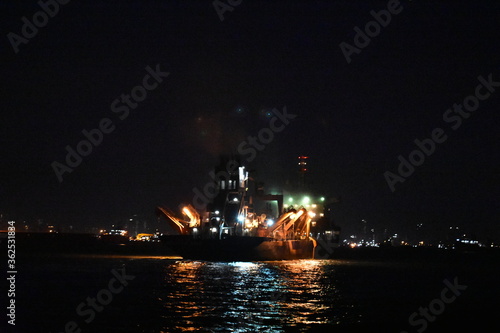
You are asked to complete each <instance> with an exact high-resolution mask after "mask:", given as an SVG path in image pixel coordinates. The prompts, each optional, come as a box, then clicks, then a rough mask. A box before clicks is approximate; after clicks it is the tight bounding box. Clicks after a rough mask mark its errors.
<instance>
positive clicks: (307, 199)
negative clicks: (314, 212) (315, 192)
mask: <svg viewBox="0 0 500 333" xmlns="http://www.w3.org/2000/svg"><path fill="white" fill-rule="evenodd" d="M309 201H311V199H310V198H309V197H304V199H302V203H303V204H304V205H307V204H308V203H309Z"/></svg>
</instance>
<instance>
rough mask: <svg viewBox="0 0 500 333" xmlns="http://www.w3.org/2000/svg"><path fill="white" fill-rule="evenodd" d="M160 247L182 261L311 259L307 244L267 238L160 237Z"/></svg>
mask: <svg viewBox="0 0 500 333" xmlns="http://www.w3.org/2000/svg"><path fill="white" fill-rule="evenodd" d="M161 243H163V244H164V245H165V246H167V247H168V248H169V249H170V251H171V253H173V254H175V255H178V256H181V257H183V258H184V259H192V260H217V261H261V260H292V259H312V258H313V252H314V244H313V242H312V241H310V240H286V241H278V240H272V239H270V238H267V237H229V238H226V239H221V240H219V239H195V238H193V237H192V236H163V237H162V238H161Z"/></svg>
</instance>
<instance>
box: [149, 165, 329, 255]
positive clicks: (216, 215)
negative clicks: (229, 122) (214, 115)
mask: <svg viewBox="0 0 500 333" xmlns="http://www.w3.org/2000/svg"><path fill="white" fill-rule="evenodd" d="M299 165H300V163H299ZM213 178H214V183H213V188H214V189H215V191H214V195H213V196H212V199H211V200H210V202H208V203H207V205H206V207H205V208H204V209H203V212H202V213H200V212H199V211H198V210H197V209H195V208H194V207H193V205H191V204H189V205H186V206H184V207H183V208H182V213H183V218H179V217H177V216H176V215H175V214H174V213H173V212H172V211H169V210H168V209H166V208H163V207H157V209H156V211H157V215H158V216H163V217H165V218H166V220H167V222H168V223H169V225H170V226H171V229H173V230H174V231H175V235H163V236H162V237H161V241H162V243H164V244H166V245H167V246H168V247H169V248H170V249H171V250H172V251H173V252H174V253H175V254H177V255H179V256H182V257H183V258H185V259H202V260H203V259H204V260H282V259H311V258H328V257H330V256H331V254H332V252H333V249H334V248H335V247H337V246H338V240H339V229H338V228H336V229H333V230H327V229H329V228H325V226H326V223H325V221H326V218H325V217H324V213H323V207H324V201H325V198H314V197H312V196H303V197H301V198H298V199H297V198H295V199H296V201H297V202H294V198H293V197H292V196H289V197H288V198H287V203H286V204H285V203H284V196H283V194H264V193H263V189H262V188H261V187H260V188H259V187H256V186H251V185H254V184H253V183H254V181H253V180H252V179H251V178H249V175H248V171H247V170H246V168H245V166H243V165H242V164H241V162H240V161H239V160H238V159H234V158H233V159H230V158H227V157H226V158H222V159H221V164H220V165H219V166H218V167H216V169H215V173H214V174H213ZM251 183H252V184H251ZM209 187H210V186H206V187H205V189H207V188H209ZM205 192H208V191H205ZM200 196H203V197H204V199H205V200H207V198H208V197H210V194H209V193H203V194H202V193H201V192H200ZM196 199H200V197H198V198H196ZM314 199H317V200H318V203H314ZM207 201H208V200H207ZM197 203H198V202H196V201H194V202H193V204H197ZM320 227H321V228H320ZM330 229H331V228H330Z"/></svg>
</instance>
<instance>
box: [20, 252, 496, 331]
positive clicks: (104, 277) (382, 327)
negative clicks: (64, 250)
mask: <svg viewBox="0 0 500 333" xmlns="http://www.w3.org/2000/svg"><path fill="white" fill-rule="evenodd" d="M122 269H125V273H126V275H128V276H129V278H131V276H133V277H134V278H133V279H130V280H129V281H127V283H128V285H126V286H124V287H123V288H122V289H123V290H121V291H120V292H117V293H115V294H113V293H108V294H110V295H112V299H111V300H108V299H104V298H101V299H102V300H105V301H106V302H108V301H109V304H106V305H104V306H103V307H102V309H99V310H100V312H98V311H94V313H95V318H92V320H89V317H90V315H89V314H88V312H87V314H86V315H79V314H78V313H77V311H76V309H77V307H78V305H79V304H80V303H82V302H86V300H87V298H88V297H90V298H95V297H96V295H97V294H98V293H99V292H100V291H101V290H103V289H104V290H107V289H109V281H110V280H111V279H113V277H114V275H113V273H112V272H113V270H117V271H116V272H118V271H120V270H122ZM498 272H499V270H498V262H496V261H492V260H488V261H481V260H478V258H474V257H471V258H466V259H464V260H462V259H460V258H459V259H458V260H455V261H454V262H453V263H446V262H433V263H396V262H385V263H384V262H369V261H345V260H297V261H276V262H232V263H231V262H230V263H227V262H199V261H183V260H169V259H162V258H145V257H42V258H34V257H30V258H24V259H22V258H20V259H19V262H18V275H17V288H16V302H17V303H16V305H17V320H16V329H15V330H14V332H66V331H65V325H67V323H68V322H71V321H74V322H75V325H77V327H75V328H72V327H70V329H69V330H67V331H68V332H73V331H74V332H79V330H81V332H367V331H371V332H401V331H408V332H417V329H422V328H423V326H421V325H414V326H411V325H410V324H409V322H408V317H409V316H410V315H411V314H412V313H413V312H415V311H418V309H419V307H428V306H429V303H430V302H431V301H433V300H434V299H436V298H439V297H440V294H441V291H442V289H443V288H444V287H445V284H444V283H443V280H444V279H448V280H449V281H453V279H454V278H457V279H458V282H459V283H460V284H463V285H467V289H466V290H465V291H463V292H462V294H461V295H460V296H458V297H456V299H455V300H454V301H453V302H452V303H450V304H446V305H445V309H444V311H443V312H442V313H440V314H439V315H438V316H435V318H434V320H433V321H432V322H430V321H428V323H427V327H426V329H425V331H426V332H449V331H450V332H451V331H454V332H456V331H463V330H456V328H457V327H458V328H460V327H461V328H462V329H464V328H465V327H466V325H474V327H475V328H476V329H474V330H473V331H479V330H480V329H481V328H482V327H488V328H489V329H488V332H490V331H491V332H496V331H497V330H491V329H493V328H492V325H496V319H495V318H496V317H497V316H498V315H497V313H498V310H499V304H500V298H499V296H500V292H499V285H498V282H499V274H498ZM117 286H118V283H117V284H116V285H115V286H114V287H115V288H117ZM90 308H91V307H90V306H88V305H85V307H84V308H83V309H87V310H88V309H90ZM85 320H89V322H88V323H86V322H85ZM496 327H498V325H497V326H496ZM466 331H468V330H466Z"/></svg>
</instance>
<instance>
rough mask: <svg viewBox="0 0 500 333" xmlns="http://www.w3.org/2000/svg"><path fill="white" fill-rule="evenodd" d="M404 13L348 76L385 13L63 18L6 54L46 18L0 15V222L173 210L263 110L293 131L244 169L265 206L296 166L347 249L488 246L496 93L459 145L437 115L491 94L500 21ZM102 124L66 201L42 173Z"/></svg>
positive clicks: (99, 11)
mask: <svg viewBox="0 0 500 333" xmlns="http://www.w3.org/2000/svg"><path fill="white" fill-rule="evenodd" d="M401 4H402V6H403V8H404V9H403V11H402V12H401V13H400V14H398V15H395V16H393V17H392V21H391V22H390V24H389V25H388V26H387V27H386V28H383V29H382V30H381V32H380V34H379V35H378V36H376V37H374V38H373V39H372V41H371V42H370V44H369V45H368V46H367V47H366V48H364V49H363V50H362V51H361V53H359V54H354V55H353V56H352V62H351V63H350V64H347V62H346V60H345V58H344V56H343V54H342V51H341V49H340V47H339V44H340V43H341V42H347V43H349V44H353V38H354V34H355V33H354V30H353V28H354V27H355V26H359V27H364V26H365V24H366V23H367V22H368V21H370V20H372V17H371V15H370V14H369V13H370V10H377V11H378V10H381V9H385V8H386V7H387V2H385V1H382V2H381V1H363V2H361V1H333V0H332V1H249V0H243V2H242V4H241V5H239V6H237V7H235V9H234V11H232V12H226V13H225V14H224V16H225V20H224V21H222V22H221V21H220V20H219V18H218V16H217V13H216V11H215V10H214V8H213V6H212V2H211V1H169V2H168V3H167V1H102V2H99V4H94V3H91V4H84V3H82V2H78V1H71V2H70V3H69V4H67V5H64V6H61V8H60V12H59V13H58V14H57V15H56V16H55V17H53V18H51V19H50V21H49V23H48V24H47V26H45V27H43V28H40V29H39V32H38V34H37V35H36V36H35V37H33V38H32V39H30V41H29V42H28V43H27V44H21V45H20V46H19V49H20V50H19V53H17V54H15V53H14V51H13V48H12V46H11V45H10V42H9V40H8V38H7V34H8V33H9V32H14V33H16V34H20V33H21V27H22V24H23V23H22V21H21V17H23V16H27V17H28V18H29V19H30V20H31V17H32V15H33V14H34V13H35V12H36V11H38V10H39V9H40V8H39V6H38V5H37V3H36V1H23V2H22V4H19V3H15V4H12V3H9V4H6V3H5V2H4V3H2V4H1V10H0V12H1V14H0V15H1V16H2V25H1V29H2V32H1V33H2V36H3V37H2V38H3V42H2V47H1V51H0V52H1V53H0V54H1V57H2V61H1V65H0V66H1V73H2V83H3V87H2V89H1V92H2V113H1V118H0V126H1V132H0V142H1V156H2V161H1V184H0V185H1V187H0V200H1V201H0V212H2V213H6V214H9V215H10V216H13V217H15V218H25V219H34V218H43V219H45V220H46V221H53V222H54V223H66V224H74V225H99V224H102V223H109V222H115V221H116V222H118V221H124V220H126V219H127V218H128V217H129V216H130V215H132V214H140V215H143V216H147V217H152V216H153V214H154V207H155V206H156V205H159V204H161V205H164V206H166V207H169V208H171V209H174V210H175V209H177V205H178V204H179V203H181V202H190V201H191V200H192V197H193V193H192V188H193V187H194V186H197V187H203V185H204V184H205V183H206V182H207V181H208V179H209V178H208V172H209V170H210V169H211V168H212V167H213V166H214V164H215V163H216V162H217V156H218V155H219V154H221V153H228V152H231V151H235V150H236V147H237V146H238V144H239V143H240V142H241V141H242V140H243V139H244V138H245V137H246V136H248V135H255V134H257V133H258V131H259V130H260V129H261V128H264V127H267V126H268V122H269V119H268V118H266V117H265V115H264V114H263V113H262V110H270V109H272V108H278V109H280V110H281V109H282V108H283V106H286V107H287V109H288V111H289V112H290V113H292V114H296V115H298V116H297V118H296V119H294V120H293V121H292V122H291V124H290V125H289V126H287V127H286V129H285V130H284V131H283V132H281V133H279V134H276V137H275V139H274V140H273V141H272V142H271V143H269V144H268V145H267V146H266V149H265V150H264V151H263V152H262V153H260V154H259V155H258V157H257V159H256V160H255V161H254V163H253V165H252V167H254V168H256V169H258V171H259V176H260V177H261V179H262V180H264V181H265V182H266V184H267V185H268V188H271V187H274V186H279V185H280V184H281V183H283V182H285V181H286V180H287V179H294V177H296V176H295V174H294V172H295V171H296V157H297V156H298V155H299V154H307V155H309V156H310V157H311V158H310V168H311V175H310V178H311V182H312V184H314V186H316V187H317V191H318V193H322V194H326V195H335V196H338V195H341V196H342V199H343V202H342V204H341V206H340V207H339V223H340V224H341V226H342V227H343V228H344V230H347V232H348V231H350V230H351V229H353V226H355V225H356V223H359V221H360V220H361V219H362V218H364V219H366V220H368V221H369V222H370V223H373V224H372V225H373V226H374V227H376V228H382V227H386V226H387V227H389V228H390V230H393V231H395V232H401V233H403V232H407V230H410V229H411V228H413V227H414V225H415V224H416V223H424V224H425V225H426V226H429V227H431V228H434V227H435V228H441V227H443V226H447V225H449V224H454V225H460V226H463V227H464V228H465V229H466V230H470V231H473V232H476V233H477V234H478V235H479V236H485V235H490V236H494V237H497V238H499V237H500V230H499V229H500V228H498V226H497V223H498V222H499V209H498V206H499V205H498V199H499V197H500V195H499V194H500V193H499V190H498V185H499V180H500V179H499V170H498V165H499V163H498V162H499V161H498V149H497V142H498V125H499V120H500V115H499V112H498V101H499V97H500V96H499V94H500V88H498V91H496V92H495V93H493V94H492V95H491V97H490V98H488V99H487V100H485V101H483V102H481V104H480V107H479V109H478V110H477V111H475V112H474V113H472V115H471V117H470V118H468V119H465V120H464V121H463V123H462V125H461V127H460V128H458V129H457V130H456V131H453V130H451V128H450V124H447V123H445V122H444V121H443V113H444V112H445V111H446V110H447V109H448V108H450V107H452V106H453V103H462V101H463V99H464V98H465V97H466V96H468V95H470V94H473V93H474V89H475V87H476V86H477V85H478V83H479V82H478V80H477V77H478V76H479V75H483V76H484V77H487V76H488V75H489V74H492V76H493V80H494V81H500V64H499V62H498V59H499V57H498V56H499V51H500V47H499V44H500V43H499V37H500V19H499V18H500V15H499V14H500V3H499V2H494V1H489V2H486V1H485V2H477V1H467V2H464V1H439V2H438V3H437V4H436V1H402V2H401ZM157 64H160V68H161V69H162V70H163V71H167V72H169V73H170V75H169V76H168V77H167V78H165V79H164V81H163V82H162V83H161V84H160V85H159V87H158V88H157V89H155V90H153V91H150V92H149V93H148V97H147V98H146V100H145V101H143V102H141V103H140V105H139V106H138V107H137V108H136V109H135V110H132V111H131V113H130V115H129V117H128V118H126V119H124V120H119V119H118V117H117V114H114V113H112V112H111V108H110V105H111V103H112V101H113V100H114V99H116V98H117V97H119V96H120V95H121V94H122V93H130V91H131V89H132V88H133V87H135V86H136V85H138V84H140V83H141V82H142V78H143V77H144V75H145V74H146V71H145V67H146V66H148V65H149V66H151V67H153V68H154V67H155V66H156V65H157ZM238 108H242V110H243V111H242V112H240V113H239V112H237V109H238ZM102 118H110V119H112V120H113V123H114V124H115V126H116V129H115V130H114V131H113V132H112V133H110V134H106V135H105V136H104V139H103V142H102V143H101V144H100V145H99V146H98V147H96V148H94V151H93V152H92V153H91V154H90V155H89V156H87V157H84V159H83V162H82V163H81V165H79V166H78V167H76V168H75V170H74V171H73V172H72V173H71V174H65V175H64V176H63V178H64V181H63V182H62V183H59V182H58V180H57V177H56V175H55V173H54V171H53V170H52V167H51V163H52V162H53V161H54V160H57V161H59V162H64V158H65V155H66V151H65V146H66V145H70V146H72V147H75V146H76V144H77V143H78V142H79V141H80V140H82V139H84V137H83V135H82V134H81V131H82V130H83V129H87V130H90V129H93V128H95V127H96V126H97V125H98V123H99V121H100V120H101V119H102ZM436 127H441V128H443V129H444V130H445V132H446V134H447V135H448V140H447V141H446V142H444V143H442V144H439V145H437V147H436V151H435V153H434V154H433V155H432V156H430V157H428V158H426V160H425V162H424V164H423V165H422V166H419V167H417V168H416V170H415V172H414V174H413V175H412V176H410V177H409V178H408V180H406V181H405V182H404V183H398V184H396V191H395V192H394V193H392V192H391V191H390V189H389V187H388V185H387V183H386V181H385V179H384V176H383V174H384V172H385V171H387V170H389V171H391V172H396V169H397V166H398V164H399V162H398V155H403V156H405V157H408V155H409V153H410V152H411V151H412V150H414V149H415V147H416V146H415V145H414V144H413V140H414V139H416V138H418V139H424V138H428V137H430V133H431V131H432V130H433V129H434V128H436Z"/></svg>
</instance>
